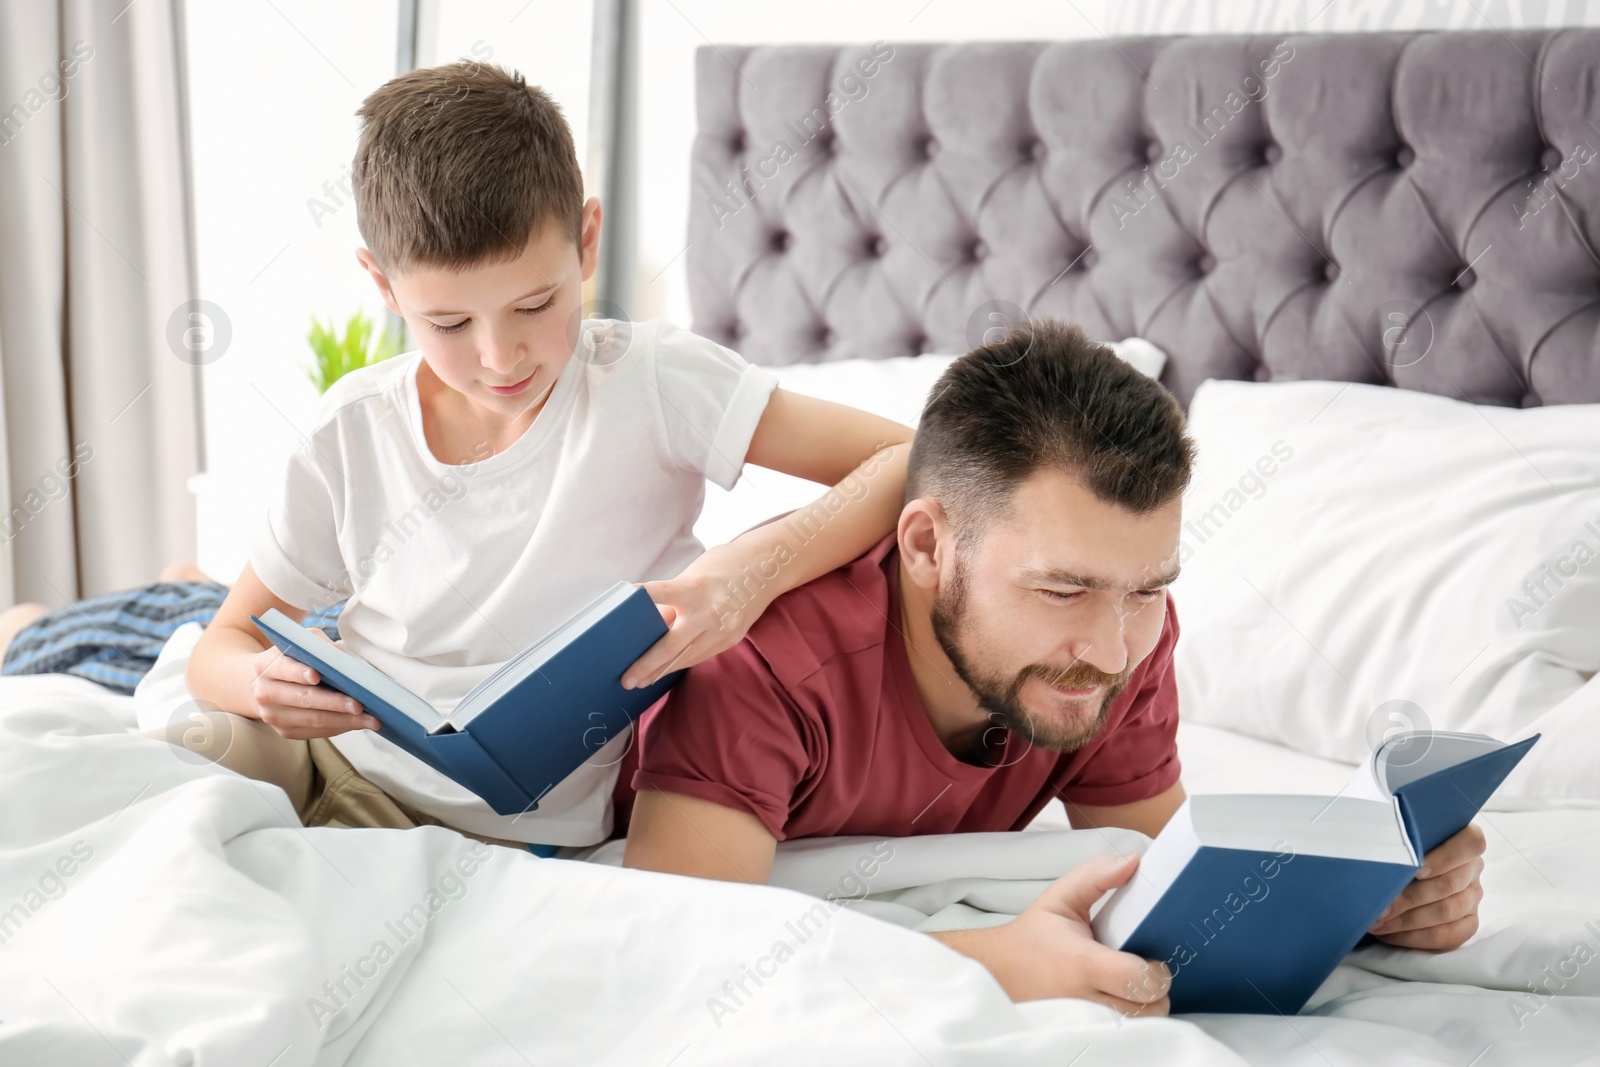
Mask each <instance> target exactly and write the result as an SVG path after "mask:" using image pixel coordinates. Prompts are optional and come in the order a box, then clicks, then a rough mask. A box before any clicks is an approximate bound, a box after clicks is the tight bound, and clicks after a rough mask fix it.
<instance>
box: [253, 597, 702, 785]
mask: <svg viewBox="0 0 1600 1067" xmlns="http://www.w3.org/2000/svg"><path fill="white" fill-rule="evenodd" d="M250 621H251V622H253V623H255V624H256V626H257V627H258V628H259V629H260V630H261V632H262V633H264V634H265V635H266V636H267V639H268V640H270V641H271V642H272V643H273V644H274V645H276V646H277V647H278V648H280V649H282V650H283V653H284V654H285V655H287V656H289V657H290V658H292V659H295V660H299V661H300V662H301V663H305V664H308V665H309V666H311V667H314V668H316V670H317V671H318V672H319V673H320V674H321V676H322V683H321V684H323V685H326V686H329V687H331V688H333V689H337V690H338V691H339V692H341V693H344V694H345V695H346V696H350V697H354V698H355V699H356V700H357V701H359V702H360V704H361V706H362V707H363V708H364V709H365V710H366V711H368V712H370V713H371V714H372V715H373V717H375V718H376V719H377V720H378V721H379V722H381V723H382V724H383V728H382V729H381V730H379V731H378V736H379V737H382V738H384V739H385V740H387V741H390V742H393V743H394V744H395V745H397V746H399V747H400V748H402V749H404V750H405V751H406V752H408V753H410V754H411V755H412V756H415V757H416V758H417V759H419V760H421V761H422V762H424V763H426V764H428V765H429V766H430V767H433V768H434V769H435V770H437V771H439V772H440V773H442V774H445V775H447V776H448V777H450V778H453V779H454V780H455V781H457V782H459V783H460V784H461V785H463V786H465V787H466V788H468V789H470V790H471V791H472V792H474V793H476V794H477V795H478V796H479V797H482V798H483V800H484V801H486V802H487V803H488V804H489V806H490V807H491V808H493V809H494V810H495V811H496V812H497V813H499V814H501V815H517V814H521V813H522V812H527V811H533V810H536V809H537V808H538V806H539V800H540V798H541V797H543V796H544V794H545V793H548V792H549V791H550V790H551V789H553V788H555V786H556V785H557V784H559V783H560V782H561V781H562V780H563V779H565V778H566V777H567V776H568V775H570V774H572V772H573V771H575V770H577V769H578V767H580V766H581V765H582V764H583V763H584V761H586V760H587V759H589V758H590V757H591V756H593V755H594V754H595V753H596V752H598V751H599V750H600V749H601V748H602V747H603V746H604V745H605V744H606V743H607V742H608V741H610V740H611V739H612V738H613V737H615V736H617V735H618V734H619V733H621V732H622V731H624V730H626V729H627V728H628V727H629V726H630V725H631V724H632V723H633V721H634V720H635V719H637V718H638V717H639V715H640V714H641V713H643V712H644V710H645V709H646V708H648V707H650V705H651V704H654V703H655V702H656V700H657V699H659V698H660V697H661V695H662V694H663V693H665V692H666V691H667V690H668V689H669V688H671V686H672V685H673V683H674V682H676V681H677V680H678V678H679V677H681V676H682V674H683V672H682V671H675V672H673V673H671V674H668V675H666V676H664V677H663V678H661V679H660V680H659V681H657V682H656V683H655V684H654V685H651V686H648V687H646V688H643V689H624V688H622V672H623V671H625V670H626V669H627V668H628V667H629V666H630V665H631V664H632V663H633V661H634V660H636V659H638V658H639V656H641V655H642V654H644V652H645V651H646V650H648V649H649V648H650V646H651V645H653V644H655V642H656V640H657V639H659V638H660V637H661V636H662V635H663V634H665V633H666V632H667V626H666V623H665V622H664V621H662V618H661V613H660V611H658V610H657V609H656V606H655V604H654V602H653V601H651V599H650V595H649V594H648V593H646V592H645V591H644V589H643V588H642V587H635V586H633V585H630V584H629V583H627V582H618V583H617V584H616V585H615V586H613V587H612V588H611V589H610V590H608V591H607V592H606V593H605V594H604V595H602V596H601V597H599V598H598V599H596V600H595V601H594V602H593V603H591V604H589V606H588V607H586V608H584V609H583V610H582V611H580V612H578V613H577V614H576V615H574V616H572V618H570V619H568V620H567V621H566V622H564V623H562V624H561V625H560V626H558V627H557V628H556V629H555V630H553V631H551V632H550V633H549V634H546V635H545V636H544V637H542V638H540V639H539V640H538V641H536V642H534V643H533V644H532V645H530V646H528V647H527V648H526V649H524V650H523V651H521V652H520V653H518V654H517V655H516V656H514V657H512V658H511V659H509V660H507V661H506V662H505V663H504V664H502V665H501V666H500V667H498V668H496V669H495V671H494V672H493V673H492V674H490V675H489V676H488V677H486V678H484V679H483V680H482V681H481V682H479V683H478V684H477V685H475V686H473V687H472V689H471V691H470V692H468V693H467V694H466V696H464V697H462V698H461V700H460V701H459V702H458V703H457V704H456V705H455V707H453V708H452V709H450V711H449V712H448V713H447V714H446V713H441V712H440V711H439V710H438V709H437V708H435V707H434V706H433V705H431V704H429V703H428V702H427V701H426V700H424V699H422V697H420V696H418V695H417V694H415V693H413V692H412V691H411V690H409V689H407V688H406V687H405V686H403V685H401V684H400V683H399V682H397V681H395V680H394V679H393V678H391V677H389V675H387V674H385V673H383V672H382V671H380V670H378V668H376V667H374V666H373V665H372V664H370V663H368V662H367V661H366V660H363V659H361V658H360V657H359V656H354V655H352V654H350V653H349V652H346V651H345V650H344V649H342V648H339V647H338V646H337V645H334V644H332V643H330V642H328V641H325V640H323V639H322V638H321V637H320V636H317V635H316V634H314V633H313V632H312V631H310V630H308V629H306V628H305V627H303V626H301V625H300V624H299V623H297V622H295V621H294V620H293V619H291V618H289V617H288V616H287V615H284V614H283V613H282V612H280V611H278V610H277V609H276V608H274V609H272V610H270V611H268V612H267V613H266V614H264V615H262V616H261V617H260V618H257V617H256V616H254V615H252V616H250Z"/></svg>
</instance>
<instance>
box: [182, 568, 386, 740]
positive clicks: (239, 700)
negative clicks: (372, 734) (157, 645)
mask: <svg viewBox="0 0 1600 1067" xmlns="http://www.w3.org/2000/svg"><path fill="white" fill-rule="evenodd" d="M269 608H277V609H278V610H279V611H281V612H283V613H284V614H285V615H287V616H289V618H291V619H293V620H295V621H296V622H302V621H304V619H305V617H306V612H305V610H304V609H303V608H297V607H295V606H294V605H293V604H290V603H289V602H288V601H286V600H283V599H281V598H280V597H278V595H277V594H275V593H274V592H273V591H272V590H271V589H269V588H267V586H266V583H264V582H263V581H262V580H261V579H260V578H259V577H257V576H256V573H255V570H254V569H253V568H252V567H250V565H249V564H246V565H245V568H244V571H243V572H242V573H241V574H240V575H239V580H238V581H237V582H235V583H234V584H233V588H232V589H230V590H229V591H228V596H227V598H226V599H225V600H223V602H222V607H220V608H219V609H217V615H216V617H215V618H214V619H212V620H211V622H210V623H209V624H208V625H207V626H206V628H205V632H204V633H203V634H202V635H201V636H200V640H199V641H198V642H197V643H196V644H195V648H194V652H193V654H192V655H191V656H190V658H189V667H188V670H187V671H186V673H185V675H184V681H185V682H186V683H187V685H188V687H189V693H190V695H192V696H193V697H194V698H195V699H196V700H203V701H208V702H210V703H212V704H215V705H216V706H217V707H219V708H221V709H222V710H223V711H231V712H233V713H234V714H235V715H243V716H246V717H247V718H252V719H260V720H262V721H263V722H265V723H266V724H267V725H268V726H271V727H272V728H273V729H274V730H276V731H278V733H280V734H282V735H283V736H284V737H287V738H291V739H296V740H298V739H302V738H310V737H332V736H333V735H334V734H342V733H344V732H346V731H348V730H359V729H363V728H365V729H372V730H375V729H377V728H378V720H376V719H374V718H373V717H372V716H370V715H365V714H362V713H361V705H360V704H358V703H357V702H356V701H354V700H352V699H350V698H349V697H347V696H345V695H344V694H342V693H337V692H335V691H333V690H332V689H327V688H324V687H321V686H319V685H318V682H320V681H321V679H320V678H319V677H318V673H317V672H316V671H315V670H313V669H312V668H310V667H308V666H306V665H305V664H303V663H300V662H297V661H296V660H292V659H290V658H289V657H288V656H285V655H284V654H283V653H282V652H280V651H278V649H277V648H275V647H273V645H272V644H271V642H269V641H268V640H267V639H266V638H265V637H263V636H262V635H261V631H259V630H257V629H256V626H255V623H253V622H251V621H250V616H251V615H255V616H257V617H259V616H261V615H263V614H265V613H266V611H267V610H268V609H269ZM313 632H314V633H315V634H317V635H318V636H319V637H321V638H322V639H323V640H327V635H326V634H324V633H322V631H321V630H316V631H313Z"/></svg>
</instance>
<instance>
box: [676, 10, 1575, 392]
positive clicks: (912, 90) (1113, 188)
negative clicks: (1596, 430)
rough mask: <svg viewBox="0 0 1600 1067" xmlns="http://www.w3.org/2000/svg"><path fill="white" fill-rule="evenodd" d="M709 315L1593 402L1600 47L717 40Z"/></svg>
mask: <svg viewBox="0 0 1600 1067" xmlns="http://www.w3.org/2000/svg"><path fill="white" fill-rule="evenodd" d="M696 78H697V97H698V123H699V130H698V134H697V137H696V140H695V144H694V151H693V161H692V168H693V173H692V181H691V204H690V223H689V248H688V251H687V253H686V258H687V269H688V275H689V292H690V299H691V303H692V307H693V313H694V329H695V330H696V331H697V332H700V333H703V334H705V335H706V336H709V337H711V338H713V339H715V340H718V341H720V342H722V343H724V344H727V345H729V346H731V347H734V348H737V349H738V350H739V351H741V352H742V353H744V355H745V356H746V357H747V358H749V359H751V360H752V361H754V362H760V363H769V364H772V363H791V362H798V361H819V360H833V359H845V358H852V357H857V358H881V357H885V356H898V355H907V354H916V353H921V352H944V353H953V352H963V351H966V350H967V349H968V348H970V347H972V346H973V345H975V344H977V343H979V342H980V341H981V340H982V338H983V336H984V334H985V332H986V331H987V330H989V329H991V328H992V327H993V326H994V325H995V324H1004V323H1006V322H1009V321H1015V320H1016V319H1018V318H1020V316H1021V315H1022V314H1024V313H1026V314H1030V315H1034V316H1054V317H1059V318H1063V319H1067V320H1070V321H1075V322H1079V323H1081V324H1083V326H1084V327H1085V328H1086V329H1087V330H1088V331H1089V332H1090V334H1091V335H1092V336H1096V337H1100V338H1103V339H1107V340H1115V339H1120V338H1123V337H1129V336H1140V337H1146V338H1149V339H1150V340H1151V341H1153V342H1155V343H1156V344H1157V345H1159V346H1160V347H1161V348H1163V349H1164V350H1166V352H1167V353H1168V354H1169V357H1170V359H1169V362H1168V366H1167V369H1166V371H1165V373H1164V374H1163V375H1162V381H1163V382H1164V383H1165V384H1166V385H1167V387H1168V388H1169V389H1171V390H1172V391H1173V393H1174V394H1176V395H1177V397H1178V399H1179V400H1180V401H1181V402H1182V403H1184V404H1185V406H1187V404H1188V402H1189V398H1190V397H1191V396H1192V394H1193V393H1194V390H1195V387H1196V386H1198V385H1199V384H1200V382H1201V381H1203V380H1204V379H1206V378H1234V379H1254V380H1257V381H1270V380H1279V379H1309V378H1316V379H1324V380H1335V381H1353V382H1373V383H1386V384H1390V385H1396V386H1399V387H1401V388H1406V389H1421V390H1426V391H1428V392H1433V393H1441V394H1444V395H1446V396H1452V397H1457V398H1464V399H1468V400H1472V401H1474V402H1478V403H1489V404H1501V405H1509V406H1524V407H1526V406H1532V405H1537V404H1541V403H1548V404H1557V403H1577V402H1600V346H1597V336H1600V334H1597V330H1600V257H1597V255H1596V248H1597V238H1600V233H1597V230H1600V30H1591V29H1566V30H1551V31H1537V32H1519V33H1512V34H1501V33H1498V32H1487V31H1486V32H1483V33H1415V34H1356V35H1308V36H1299V35H1289V36H1286V37H1167V38H1134V39H1124V40H1117V41H1107V40H1090V41H1065V42H1018V43H978V44H885V43H883V42H879V43H877V44H876V45H860V46H839V47H835V46H783V47H760V46H733V45H719V46H706V47H703V48H701V49H700V51H699V54H698V56H697V73H696Z"/></svg>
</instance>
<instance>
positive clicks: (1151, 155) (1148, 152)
mask: <svg viewBox="0 0 1600 1067" xmlns="http://www.w3.org/2000/svg"><path fill="white" fill-rule="evenodd" d="M1144 158H1146V159H1148V160H1149V161H1150V162H1152V163H1154V162H1155V161H1156V160H1158V159H1160V158H1161V142H1160V141H1146V142H1145V143H1144Z"/></svg>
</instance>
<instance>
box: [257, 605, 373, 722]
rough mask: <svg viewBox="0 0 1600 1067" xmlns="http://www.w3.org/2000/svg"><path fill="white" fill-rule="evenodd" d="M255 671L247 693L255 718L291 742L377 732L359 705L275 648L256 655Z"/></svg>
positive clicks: (318, 675)
mask: <svg viewBox="0 0 1600 1067" xmlns="http://www.w3.org/2000/svg"><path fill="white" fill-rule="evenodd" d="M311 632H312V633H314V634H316V635H317V636H318V637H320V638H322V639H323V640H324V641H328V643H329V644H330V645H331V644H333V643H334V642H332V641H329V640H328V635H327V634H325V633H323V632H322V631H321V630H312V631H311ZM255 669H256V678H255V682H254V683H253V684H252V685H251V689H250V693H251V696H252V697H254V698H255V702H256V708H255V710H256V716H257V718H259V719H260V720H261V721H262V722H264V723H266V724H267V725H268V726H270V727H272V728H273V729H274V730H276V731H278V733H280V734H282V735H283V736H284V737H286V738H288V739H289V740H291V741H301V740H304V739H306V738H310V737H332V736H333V735H335V734H342V733H346V732H347V731H350V730H376V729H377V728H378V725H379V724H378V720H377V719H374V718H373V717H372V716H371V715H365V714H362V711H361V705H360V704H358V703H356V702H355V701H354V700H352V699H350V698H349V697H347V696H345V695H344V694H343V693H340V692H337V691H335V690H333V689H328V688H326V687H323V686H320V685H318V684H317V683H318V682H320V681H321V680H322V678H321V675H320V674H319V673H318V672H317V671H316V670H315V669H313V668H311V667H308V666H306V665H305V664H304V663H301V662H300V661H299V660H294V659H290V658H289V657H288V656H285V655H284V654H283V653H282V652H280V651H278V650H277V649H276V648H269V649H267V650H266V651H264V652H262V653H260V654H259V655H257V656H256V658H255Z"/></svg>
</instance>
